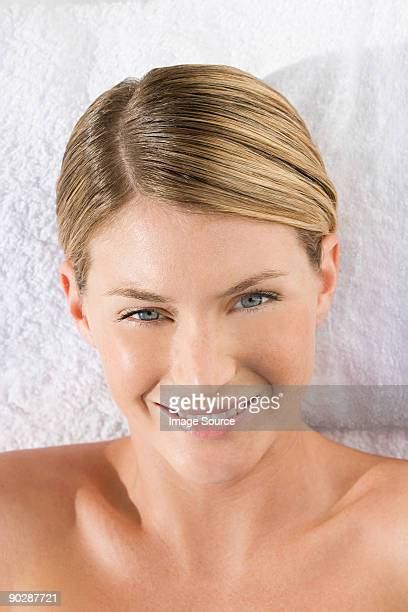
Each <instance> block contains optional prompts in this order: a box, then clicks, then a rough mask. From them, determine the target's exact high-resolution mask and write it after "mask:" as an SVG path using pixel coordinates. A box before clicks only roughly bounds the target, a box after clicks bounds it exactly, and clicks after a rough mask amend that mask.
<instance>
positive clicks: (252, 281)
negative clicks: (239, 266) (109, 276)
mask: <svg viewBox="0 0 408 612" xmlns="http://www.w3.org/2000/svg"><path fill="white" fill-rule="evenodd" d="M287 275H288V272H282V271H281V270H273V269H269V270H264V271H263V272H260V273H259V274H255V275H254V276H250V277H249V278H244V279H243V280H241V281H239V283H237V284H236V285H233V286H232V287H230V288H229V289H227V290H226V291H223V292H222V293H219V294H218V295H217V296H216V297H217V298H223V297H228V296H230V295H233V294H234V293H238V292H239V291H244V290H245V289H248V288H249V287H252V286H253V285H256V284H257V283H259V282H260V281H262V280H267V279H270V278H278V277H280V276H287ZM103 295H108V296H110V295H119V296H122V297H126V298H132V299H134V300H143V301H146V302H161V303H163V304H164V303H166V304H169V303H172V301H173V300H172V299H171V298H168V297H166V296H164V295H159V294H158V293H155V292H153V291H147V290H145V289H142V288H141V287H138V286H137V285H135V284H132V285H131V286H128V287H116V288H115V289H110V290H109V291H107V292H106V293H104V294H103Z"/></svg>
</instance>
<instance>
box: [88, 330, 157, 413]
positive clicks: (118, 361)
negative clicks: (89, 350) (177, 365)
mask: <svg viewBox="0 0 408 612" xmlns="http://www.w3.org/2000/svg"><path fill="white" fill-rule="evenodd" d="M132 331H133V330H131V329H127V330H126V331H125V332H124V333H122V332H120V333H118V332H115V333H112V334H110V336H105V337H104V339H103V341H102V342H101V343H100V344H99V345H98V352H99V355H100V359H101V364H102V368H103V371H104V374H105V379H106V383H107V385H108V387H109V389H110V391H111V394H112V397H113V399H114V400H115V401H116V403H117V404H119V405H121V406H123V405H125V404H126V402H129V400H132V399H135V398H137V396H138V395H141V394H142V393H144V392H145V391H146V389H148V388H149V387H150V386H154V385H155V384H156V381H157V371H156V369H155V367H154V364H155V355H156V361H157V346H155V345H154V344H153V345H152V343H146V342H144V343H143V342H140V341H139V342H138V341H137V340H138V339H140V333H139V334H137V330H134V331H133V333H132Z"/></svg>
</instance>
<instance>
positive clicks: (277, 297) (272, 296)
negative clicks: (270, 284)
mask: <svg viewBox="0 0 408 612" xmlns="http://www.w3.org/2000/svg"><path fill="white" fill-rule="evenodd" d="M253 295H256V296H260V297H267V298H270V299H271V300H272V301H275V302H279V301H281V300H282V296H281V294H280V293H277V292H276V291H251V292H249V293H244V294H243V295H240V296H239V298H238V301H239V300H242V299H243V298H246V297H250V296H253ZM268 303H269V302H264V303H263V304H259V305H258V306H252V307H249V308H239V309H238V310H243V311H244V312H247V313H252V312H254V311H258V310H259V309H260V308H262V307H263V306H265V304H268ZM141 312H159V311H158V310H156V309H155V308H142V309H140V310H128V311H125V312H124V313H123V314H122V315H121V316H120V317H119V318H118V319H117V320H118V321H123V320H124V319H128V318H129V317H130V316H131V315H134V314H140V313H141ZM159 314H161V313H160V312H159ZM162 320H163V319H156V320H152V321H140V320H137V319H132V320H131V321H130V322H131V323H132V324H136V325H141V326H144V325H152V324H155V323H161V322H162Z"/></svg>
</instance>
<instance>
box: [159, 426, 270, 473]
mask: <svg viewBox="0 0 408 612" xmlns="http://www.w3.org/2000/svg"><path fill="white" fill-rule="evenodd" d="M166 433H168V434H169V439H168V441H167V442H168V443H167V444H166V445H165V447H161V448H158V449H157V450H159V452H160V453H161V454H162V456H163V458H164V459H165V460H166V461H167V462H168V463H169V464H170V466H171V467H172V468H173V469H174V470H175V471H176V472H177V473H178V474H179V475H180V476H181V477H182V478H183V479H185V480H188V481H189V482H195V483H196V484H201V485H203V484H216V483H221V482H227V481H230V480H236V479H240V478H243V477H245V475H246V474H248V473H249V472H251V471H252V470H253V469H254V467H255V466H256V464H257V463H258V462H259V460H260V459H261V458H262V457H263V455H264V454H265V452H266V451H267V450H268V448H269V447H270V445H271V439H270V432H259V431H257V432H246V431H241V432H234V433H232V434H229V435H228V436H226V437H225V438H221V439H216V440H201V439H197V438H195V439H194V440H192V439H189V438H187V437H185V438H181V440H180V438H179V439H178V440H177V441H176V440H175V438H176V437H177V433H179V432H166ZM180 433H181V436H183V435H184V436H185V435H186V434H183V433H182V432H180ZM173 434H175V435H174V438H173V439H174V442H172V440H171V438H172V437H173ZM265 434H266V435H265ZM268 434H269V435H268ZM188 435H189V434H187V436H188Z"/></svg>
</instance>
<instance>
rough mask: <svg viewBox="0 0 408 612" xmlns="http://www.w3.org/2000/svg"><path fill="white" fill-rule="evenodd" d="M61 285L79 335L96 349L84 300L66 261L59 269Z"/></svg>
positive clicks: (69, 264)
mask: <svg viewBox="0 0 408 612" xmlns="http://www.w3.org/2000/svg"><path fill="white" fill-rule="evenodd" d="M59 284H60V286H61V288H62V290H63V291H64V293H65V297H66V299H67V302H68V308H69V312H70V313H71V315H72V318H73V319H74V322H75V325H76V326H77V328H78V331H79V333H80V334H81V336H82V337H83V339H84V340H85V342H87V343H88V344H89V345H90V346H93V347H95V344H94V340H93V338H92V333H91V330H90V327H89V323H88V319H87V317H86V312H85V305H84V300H83V298H82V297H81V295H80V292H79V289H78V285H77V282H76V280H75V274H74V271H73V268H72V265H71V263H70V262H69V261H67V260H64V261H63V262H62V264H61V265H60V267H59Z"/></svg>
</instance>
